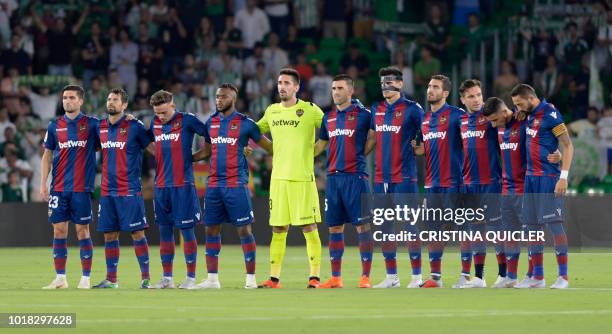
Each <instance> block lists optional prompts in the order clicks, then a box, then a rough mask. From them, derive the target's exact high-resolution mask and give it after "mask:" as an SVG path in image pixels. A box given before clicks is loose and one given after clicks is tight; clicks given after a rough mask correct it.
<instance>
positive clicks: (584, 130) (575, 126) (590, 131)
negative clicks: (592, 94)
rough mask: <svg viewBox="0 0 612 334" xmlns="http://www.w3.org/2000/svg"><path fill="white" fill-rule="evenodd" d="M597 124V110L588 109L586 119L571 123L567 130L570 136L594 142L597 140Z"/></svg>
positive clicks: (593, 108)
mask: <svg viewBox="0 0 612 334" xmlns="http://www.w3.org/2000/svg"><path fill="white" fill-rule="evenodd" d="M597 122H599V110H598V109H597V108H596V107H589V111H588V112H587V118H583V119H578V120H576V121H573V122H571V123H570V124H569V125H568V126H567V128H568V129H569V133H570V135H572V136H576V137H578V138H583V139H591V140H595V139H597V138H598V133H597Z"/></svg>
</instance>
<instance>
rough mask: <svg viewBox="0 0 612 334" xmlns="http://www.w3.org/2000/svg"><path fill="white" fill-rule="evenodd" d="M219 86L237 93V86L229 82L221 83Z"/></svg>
mask: <svg viewBox="0 0 612 334" xmlns="http://www.w3.org/2000/svg"><path fill="white" fill-rule="evenodd" d="M219 88H223V89H231V90H233V91H234V93H236V95H238V88H237V87H236V86H234V84H231V83H227V82H226V83H222V84H221V85H219Z"/></svg>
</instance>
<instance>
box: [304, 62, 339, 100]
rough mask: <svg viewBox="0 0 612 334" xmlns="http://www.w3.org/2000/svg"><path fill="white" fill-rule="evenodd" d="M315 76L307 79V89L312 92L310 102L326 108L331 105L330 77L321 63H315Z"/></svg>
mask: <svg viewBox="0 0 612 334" xmlns="http://www.w3.org/2000/svg"><path fill="white" fill-rule="evenodd" d="M316 68H317V71H316V74H315V76H313V77H312V79H310V81H308V89H309V90H310V92H311V93H312V102H314V103H315V104H316V105H318V106H319V107H320V108H321V109H322V110H327V109H329V108H330V107H331V105H332V97H331V88H332V79H333V78H332V77H331V75H329V74H328V73H327V69H326V68H325V65H324V64H323V63H318V64H317V67H316Z"/></svg>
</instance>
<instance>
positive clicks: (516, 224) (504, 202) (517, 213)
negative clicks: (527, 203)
mask: <svg viewBox="0 0 612 334" xmlns="http://www.w3.org/2000/svg"><path fill="white" fill-rule="evenodd" d="M522 211H523V195H519V194H506V195H503V196H502V197H501V212H502V224H503V228H504V230H505V231H520V230H521V228H522V226H523V212H522Z"/></svg>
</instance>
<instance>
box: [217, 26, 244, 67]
mask: <svg viewBox="0 0 612 334" xmlns="http://www.w3.org/2000/svg"><path fill="white" fill-rule="evenodd" d="M221 39H224V40H226V41H227V46H228V47H229V53H230V54H231V55H232V56H234V57H239V58H242V49H243V47H244V46H243V43H242V31H240V29H238V28H236V26H235V24H234V17H233V16H227V17H226V18H225V31H224V32H223V33H222V34H221Z"/></svg>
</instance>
